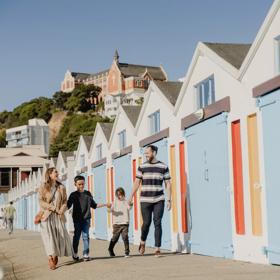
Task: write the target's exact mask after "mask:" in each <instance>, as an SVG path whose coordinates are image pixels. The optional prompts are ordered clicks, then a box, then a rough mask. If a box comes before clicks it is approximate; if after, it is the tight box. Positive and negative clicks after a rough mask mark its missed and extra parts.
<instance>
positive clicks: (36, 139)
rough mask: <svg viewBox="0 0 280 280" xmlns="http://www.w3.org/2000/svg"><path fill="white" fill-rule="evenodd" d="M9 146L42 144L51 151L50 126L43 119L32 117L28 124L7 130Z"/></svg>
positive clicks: (47, 151) (45, 149)
mask: <svg viewBox="0 0 280 280" xmlns="http://www.w3.org/2000/svg"><path fill="white" fill-rule="evenodd" d="M6 141H7V148H12V147H19V146H23V145H42V146H43V147H44V151H45V153H46V154H48V153H49V127H48V124H47V123H46V122H45V121H44V120H43V119H30V120H29V121H28V124H27V125H22V126H17V127H13V128H9V129H7V130H6Z"/></svg>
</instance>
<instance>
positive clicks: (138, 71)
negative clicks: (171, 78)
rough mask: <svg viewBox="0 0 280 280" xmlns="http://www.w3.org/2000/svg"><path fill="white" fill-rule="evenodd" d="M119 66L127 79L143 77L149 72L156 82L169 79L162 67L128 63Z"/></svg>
mask: <svg viewBox="0 0 280 280" xmlns="http://www.w3.org/2000/svg"><path fill="white" fill-rule="evenodd" d="M118 66H119V69H120V71H121V73H122V74H123V75H124V76H125V77H130V76H133V77H142V76H143V75H144V74H145V72H148V73H149V74H150V76H151V77H152V78H153V79H154V80H166V78H167V77H166V75H165V73H164V71H163V69H162V68H161V67H156V66H148V65H136V64H128V63H118Z"/></svg>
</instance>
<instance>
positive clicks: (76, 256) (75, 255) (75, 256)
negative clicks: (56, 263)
mask: <svg viewBox="0 0 280 280" xmlns="http://www.w3.org/2000/svg"><path fill="white" fill-rule="evenodd" d="M72 259H73V260H74V261H75V262H78V261H79V259H80V258H79V256H78V255H77V254H73V255H72Z"/></svg>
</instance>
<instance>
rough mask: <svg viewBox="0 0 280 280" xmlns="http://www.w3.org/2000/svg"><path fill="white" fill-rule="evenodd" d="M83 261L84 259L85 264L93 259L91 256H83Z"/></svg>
mask: <svg viewBox="0 0 280 280" xmlns="http://www.w3.org/2000/svg"><path fill="white" fill-rule="evenodd" d="M83 259H84V262H88V261H90V260H91V257H90V256H89V255H87V254H86V255H83Z"/></svg>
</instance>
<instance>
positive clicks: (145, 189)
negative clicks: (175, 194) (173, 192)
mask: <svg viewBox="0 0 280 280" xmlns="http://www.w3.org/2000/svg"><path fill="white" fill-rule="evenodd" d="M136 178H138V179H140V180H141V181H142V186H141V195H140V201H141V202H150V203H156V202H158V201H161V200H164V191H163V190H164V187H163V185H162V183H163V181H166V180H170V174H169V168H168V166H167V165H166V164H164V163H163V162H161V161H157V162H155V163H150V162H145V163H143V164H142V165H141V166H139V167H138V171H137V174H136Z"/></svg>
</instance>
